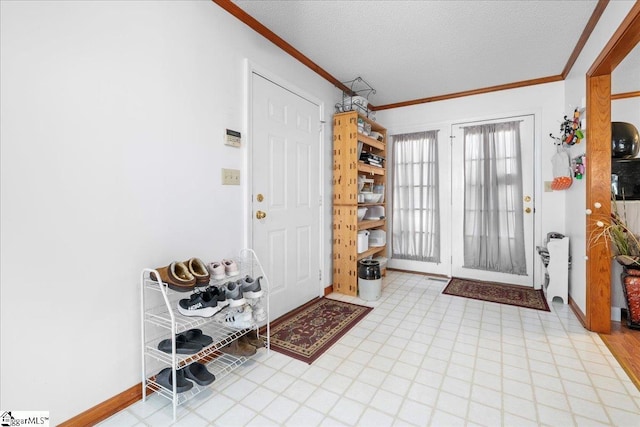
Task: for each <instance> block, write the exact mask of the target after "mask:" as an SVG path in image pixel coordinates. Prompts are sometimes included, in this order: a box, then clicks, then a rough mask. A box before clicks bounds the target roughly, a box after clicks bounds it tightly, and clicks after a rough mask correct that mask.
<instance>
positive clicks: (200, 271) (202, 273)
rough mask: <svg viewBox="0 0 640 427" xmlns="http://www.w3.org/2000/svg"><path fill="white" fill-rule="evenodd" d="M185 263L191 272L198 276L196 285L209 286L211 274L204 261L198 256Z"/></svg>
mask: <svg viewBox="0 0 640 427" xmlns="http://www.w3.org/2000/svg"><path fill="white" fill-rule="evenodd" d="M184 265H186V266H187V268H188V269H189V273H191V274H192V275H193V277H195V278H196V286H207V285H208V284H209V279H210V278H211V275H210V274H209V270H207V266H206V265H204V262H202V260H200V259H198V258H191V259H190V260H188V261H185V262H184Z"/></svg>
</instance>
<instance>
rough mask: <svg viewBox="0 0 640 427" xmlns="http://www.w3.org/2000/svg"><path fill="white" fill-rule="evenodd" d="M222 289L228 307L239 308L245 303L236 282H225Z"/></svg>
mask: <svg viewBox="0 0 640 427" xmlns="http://www.w3.org/2000/svg"><path fill="white" fill-rule="evenodd" d="M224 288H225V294H226V296H227V303H229V307H240V306H241V305H243V304H244V303H245V300H244V297H243V296H242V290H241V287H240V285H239V284H238V282H227V283H226V284H225V285H224Z"/></svg>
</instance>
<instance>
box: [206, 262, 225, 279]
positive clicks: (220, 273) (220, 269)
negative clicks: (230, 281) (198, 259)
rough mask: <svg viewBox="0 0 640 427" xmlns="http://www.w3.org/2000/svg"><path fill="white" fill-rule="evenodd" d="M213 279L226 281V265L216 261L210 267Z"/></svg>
mask: <svg viewBox="0 0 640 427" xmlns="http://www.w3.org/2000/svg"><path fill="white" fill-rule="evenodd" d="M208 267H209V272H210V273H211V277H212V278H213V279H215V280H220V279H224V264H222V263H221V262H218V261H214V262H212V263H210V264H209V265H208Z"/></svg>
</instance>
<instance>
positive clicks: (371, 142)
mask: <svg viewBox="0 0 640 427" xmlns="http://www.w3.org/2000/svg"><path fill="white" fill-rule="evenodd" d="M358 141H360V142H362V143H364V144H366V145H368V146H370V147H373V148H376V149H378V150H383V151H384V150H385V149H386V144H385V143H384V142H382V141H378V140H377V139H373V138H371V137H370V136H367V135H365V134H363V133H358Z"/></svg>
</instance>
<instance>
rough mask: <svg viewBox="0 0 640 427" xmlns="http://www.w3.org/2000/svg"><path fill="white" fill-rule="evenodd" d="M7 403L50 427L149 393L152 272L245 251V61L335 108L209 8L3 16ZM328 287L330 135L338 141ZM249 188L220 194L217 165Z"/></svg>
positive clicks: (109, 8) (312, 79)
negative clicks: (234, 137) (145, 342)
mask: <svg viewBox="0 0 640 427" xmlns="http://www.w3.org/2000/svg"><path fill="white" fill-rule="evenodd" d="M0 6H1V19H2V21H1V31H2V33H1V43H2V45H1V52H2V58H1V61H0V62H1V67H2V68H1V73H0V74H1V94H2V98H1V112H2V116H1V121H2V130H1V132H2V133H1V162H2V163H1V174H2V175H1V190H2V191H1V194H2V203H1V221H2V222H1V228H2V233H1V239H2V240H1V264H2V269H1V270H2V271H1V290H0V291H1V297H0V300H1V316H2V318H1V327H2V329H1V337H2V338H1V339H2V346H1V347H2V349H1V351H2V353H1V358H0V360H1V375H0V376H1V377H2V385H1V399H2V400H1V402H0V407H2V408H3V409H22V410H48V411H50V412H51V420H52V423H53V424H57V423H59V422H62V421H64V420H67V419H69V418H71V417H73V416H75V415H77V414H78V413H80V412H82V411H84V410H86V409H88V408H90V407H92V406H94V405H96V404H98V403H100V402H102V401H104V400H106V399H108V398H110V397H112V396H114V395H116V394H118V393H120V392H122V391H124V390H125V389H127V388H129V387H131V386H133V385H135V384H137V383H139V382H140V342H139V340H140V320H139V319H140V313H139V308H140V306H139V303H140V301H139V298H140V297H139V293H140V292H139V285H138V280H139V274H140V269H141V268H143V267H159V266H164V265H167V264H168V263H169V262H171V261H174V260H186V259H188V258H190V257H194V256H195V257H199V258H201V259H203V260H204V261H206V262H210V261H213V260H219V259H221V258H223V257H226V256H231V255H235V254H237V252H238V250H239V249H240V248H241V247H242V246H243V245H244V244H245V242H246V241H247V236H245V235H243V230H244V226H245V223H246V218H247V217H248V212H247V210H246V188H245V186H246V180H244V177H246V176H247V171H246V169H245V166H244V165H245V163H246V150H247V148H246V144H245V146H244V147H243V148H242V149H235V148H231V147H227V146H224V145H223V143H222V137H223V133H224V129H225V128H231V129H235V130H242V131H246V129H244V122H245V105H244V104H245V103H244V99H245V98H244V92H243V91H244V83H245V75H244V65H243V64H244V62H243V61H244V59H245V58H249V59H250V60H251V61H252V62H253V63H255V64H257V65H259V66H260V67H262V68H263V69H267V70H270V71H271V72H273V73H274V74H276V75H278V76H280V77H281V78H282V79H284V80H286V81H289V82H291V83H292V84H294V85H296V86H297V87H300V88H304V89H305V91H306V92H307V93H309V94H311V95H313V96H315V97H316V98H319V99H321V100H323V102H325V113H326V117H325V121H326V122H327V124H328V125H327V126H330V123H331V114H332V112H333V105H334V103H335V102H336V101H337V100H338V99H339V97H340V93H339V92H338V91H337V90H336V89H335V88H334V87H333V86H332V85H331V84H329V83H327V82H326V81H325V80H323V79H321V78H320V77H319V76H317V75H316V74H315V73H313V72H311V71H310V70H309V69H307V68H306V67H304V66H303V65H301V64H300V63H298V62H297V61H295V60H293V59H292V58H291V57H289V56H288V55H287V54H285V53H283V52H282V51H281V50H280V49H278V48H276V47H275V46H273V45H272V44H271V43H269V42H267V41H266V40H265V39H263V38H262V37H261V36H259V35H258V34H256V33H254V32H253V31H251V30H249V29H248V27H246V26H245V25H244V24H242V23H241V22H240V21H238V20H236V19H235V18H233V17H232V16H231V15H229V14H228V13H227V12H225V11H223V10H222V9H220V8H219V7H218V6H217V5H215V4H214V3H212V2H210V1H198V2H185V1H180V2H168V1H160V2H149V1H139V2H50V1H42V2H36V1H29V2H4V1H3V2H1V3H0ZM325 147H326V150H325V153H324V155H325V159H324V164H325V171H324V173H325V175H324V176H325V180H324V181H325V182H324V184H325V197H324V200H325V201H327V203H325V209H324V211H325V218H324V225H323V227H324V230H325V239H324V240H325V248H326V250H325V252H326V254H325V266H324V269H325V274H324V275H323V277H325V278H326V279H325V281H326V284H327V285H328V284H330V283H331V274H330V271H331V270H330V262H331V261H330V256H329V254H330V250H331V227H330V224H331V209H330V200H331V186H330V182H331V161H330V158H331V131H330V127H329V130H328V131H327V132H325ZM222 167H226V168H237V169H242V170H243V173H242V177H243V178H242V179H243V183H244V184H245V185H243V186H241V187H234V186H224V187H223V186H221V185H220V168H222Z"/></svg>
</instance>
